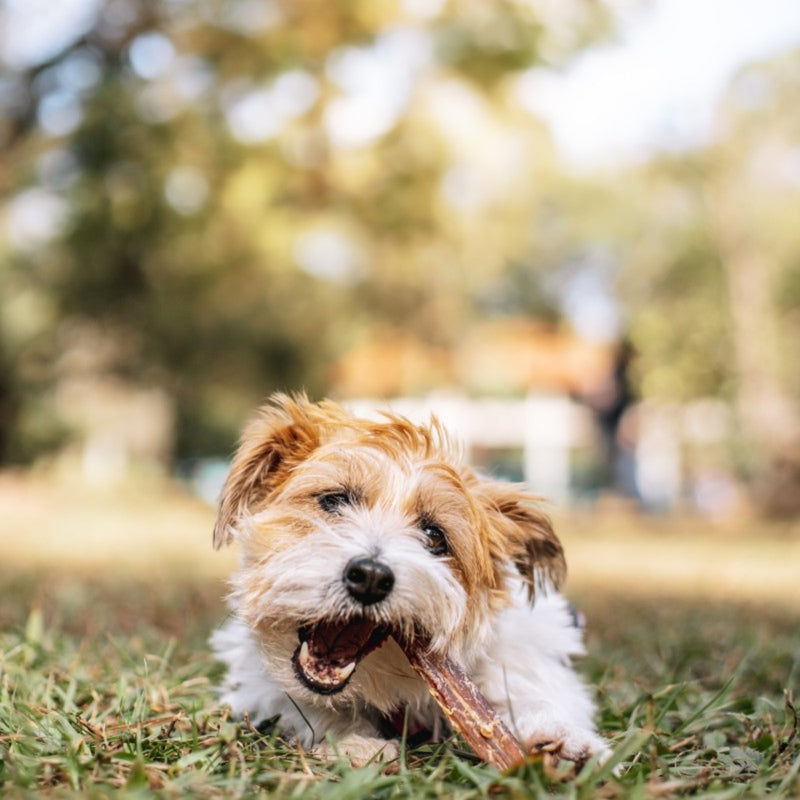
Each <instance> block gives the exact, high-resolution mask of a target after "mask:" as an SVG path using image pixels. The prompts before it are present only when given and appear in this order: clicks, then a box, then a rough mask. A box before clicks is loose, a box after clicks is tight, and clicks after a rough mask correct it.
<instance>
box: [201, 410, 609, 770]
mask: <svg viewBox="0 0 800 800" xmlns="http://www.w3.org/2000/svg"><path fill="white" fill-rule="evenodd" d="M214 537H215V544H216V546H221V545H222V544H224V543H227V542H230V541H232V540H236V541H237V543H238V544H239V546H240V548H241V554H242V557H241V565H240V569H239V570H238V571H237V572H236V573H235V574H234V576H233V578H232V581H231V584H232V593H231V603H232V608H233V611H234V616H233V617H232V618H231V620H230V621H229V622H228V623H227V624H226V625H225V626H223V627H222V628H221V629H220V630H219V631H217V632H216V634H215V635H214V637H213V640H212V644H213V647H214V649H215V651H216V652H217V654H218V656H219V657H220V659H221V660H223V661H225V662H226V663H227V664H228V667H229V670H228V675H227V679H226V683H225V686H224V694H223V698H222V699H223V700H224V701H225V702H227V703H229V704H230V706H231V707H232V709H233V711H234V712H235V713H237V714H239V715H243V714H244V713H248V714H249V716H250V718H251V720H253V721H254V722H256V723H258V722H259V721H261V720H265V719H269V718H272V717H277V716H279V718H280V719H279V722H278V725H279V728H280V730H281V731H282V733H283V734H284V735H285V736H289V737H294V738H296V739H297V740H298V741H299V742H301V743H302V744H303V746H305V747H307V748H315V750H316V752H318V753H320V754H326V753H329V752H330V748H331V747H335V748H336V749H337V750H338V751H339V752H341V753H343V754H346V755H348V756H349V757H350V758H351V760H352V761H353V762H354V763H362V762H364V761H366V760H368V759H369V758H371V757H373V756H374V755H376V754H377V753H379V752H381V751H383V755H384V757H391V756H392V755H393V754H394V753H395V752H396V750H397V747H396V738H397V735H398V734H397V733H395V734H394V735H393V734H392V733H391V730H392V724H391V721H392V720H397V718H398V714H399V715H400V716H399V718H400V720H402V719H403V715H407V716H406V723H407V725H408V729H409V730H414V729H424V730H427V731H430V732H431V733H432V734H433V735H434V736H435V735H436V734H437V733H439V732H441V731H442V729H443V725H442V722H443V720H442V717H441V712H440V711H439V709H438V707H437V706H436V704H435V703H434V702H433V700H432V699H431V697H430V695H429V693H428V691H427V688H426V686H425V684H424V683H423V681H422V680H421V679H420V678H419V677H418V676H417V675H416V673H415V672H414V671H413V670H412V668H411V666H410V665H409V663H408V661H407V659H406V657H405V655H404V653H403V650H402V649H401V647H400V646H399V645H398V643H397V642H398V641H401V642H408V641H411V640H419V641H422V642H424V643H425V646H426V647H427V648H429V649H430V651H431V652H433V653H436V654H441V655H446V656H447V657H449V659H450V660H451V661H453V662H455V663H457V664H459V665H460V666H461V667H462V668H463V669H464V670H465V671H466V672H467V674H468V675H469V676H470V677H471V678H472V680H473V681H474V682H475V684H476V685H477V686H478V688H479V690H480V691H481V692H482V693H483V694H484V696H485V697H486V699H487V700H488V701H489V702H490V703H491V705H492V706H493V707H494V708H495V709H496V710H497V711H498V712H499V714H500V715H501V716H502V717H503V718H504V720H505V722H506V723H507V724H508V725H509V727H510V728H511V730H512V731H514V732H515V733H516V734H517V735H518V736H519V737H520V739H521V740H522V741H523V742H524V744H525V746H526V747H527V748H528V749H529V750H530V751H547V752H551V753H553V754H555V755H556V756H563V757H565V758H569V759H573V760H576V761H584V760H585V759H586V758H588V757H589V756H591V755H593V754H600V755H604V754H605V753H606V752H607V748H606V745H605V743H604V742H603V740H602V739H601V738H600V737H599V736H598V735H597V733H596V731H595V729H594V725H593V722H592V715H593V712H594V707H593V704H592V701H591V699H590V697H589V695H588V693H587V691H586V689H585V687H584V686H583V684H582V683H581V682H580V680H579V678H578V677H577V676H576V674H575V673H574V672H573V670H572V667H571V665H570V657H571V656H573V655H577V654H579V653H581V652H582V650H583V646H582V641H581V638H582V637H581V631H580V630H579V628H578V627H576V625H575V623H574V619H573V615H572V612H571V610H570V608H569V606H568V604H567V603H566V601H565V600H564V598H563V597H562V596H561V595H560V594H558V593H557V592H556V591H555V589H556V587H557V585H558V583H559V582H560V580H561V578H562V577H563V573H564V560H563V552H562V549H561V545H560V543H559V542H558V539H557V538H556V536H555V534H554V533H553V531H552V529H551V527H550V524H549V522H548V520H547V519H546V517H544V516H543V515H542V514H541V513H539V512H538V511H537V510H536V509H535V507H533V506H532V505H531V503H530V498H529V497H528V496H526V495H524V494H522V493H520V492H519V491H518V490H517V489H516V488H514V487H512V486H510V485H508V484H504V483H499V482H494V481H490V480H486V479H482V478H479V477H478V476H476V475H475V473H474V472H472V470H470V469H469V468H468V467H467V466H465V465H464V464H463V463H462V460H461V458H460V456H459V454H458V452H457V451H456V449H455V448H454V447H453V445H452V444H451V443H450V441H449V440H448V438H447V436H446V434H445V433H444V432H443V431H442V429H441V428H440V427H439V426H438V424H437V423H435V422H433V423H432V424H431V425H430V426H428V427H420V426H416V425H413V424H412V423H410V422H408V421H407V420H405V419H403V418H400V417H394V416H387V418H386V421H385V422H370V421H367V420H359V419H355V418H353V417H352V416H350V415H349V414H347V412H345V411H344V410H343V409H341V408H340V407H339V406H336V405H335V404H333V403H327V402H326V403H320V404H312V403H309V402H308V401H307V400H305V399H304V398H298V399H296V400H291V399H289V398H286V397H278V398H276V399H275V400H274V402H273V404H272V405H270V406H267V407H265V408H264V409H262V412H261V416H260V417H259V418H258V419H257V420H256V421H255V422H254V423H253V424H252V425H251V426H250V427H249V428H248V429H247V430H246V432H245V435H244V436H243V439H242V443H241V445H240V448H239V451H238V452H237V455H236V458H235V460H234V464H233V467H232V470H231V473H230V475H229V477H228V481H227V483H226V485H225V489H224V492H223V498H222V503H221V507H220V514H219V518H218V521H217V527H216V529H215V533H214ZM534 591H535V592H536V596H535V602H532V601H533V600H534ZM400 729H402V727H401V728H400ZM395 730H397V728H395ZM398 733H399V731H398Z"/></svg>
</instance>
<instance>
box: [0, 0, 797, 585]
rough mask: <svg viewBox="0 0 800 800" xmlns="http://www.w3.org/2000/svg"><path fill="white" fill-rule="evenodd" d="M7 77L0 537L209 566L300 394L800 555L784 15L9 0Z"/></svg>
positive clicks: (593, 3) (792, 52)
mask: <svg viewBox="0 0 800 800" xmlns="http://www.w3.org/2000/svg"><path fill="white" fill-rule="evenodd" d="M0 67H1V68H2V72H1V73H0V143H1V145H0V461H1V462H2V467H3V469H2V472H1V473H0V509H1V510H2V516H3V522H0V525H2V526H3V527H4V528H7V531H4V533H3V539H4V540H5V543H6V545H8V544H10V542H11V537H10V536H9V534H10V533H16V534H17V535H16V536H15V537H13V538H14V539H15V542H14V544H15V546H16V547H17V549H19V548H22V549H23V550H24V549H25V547H27V548H28V550H29V551H30V553H29V554H34V553H36V554H39V556H42V554H45V555H46V556H47V557H48V558H53V557H55V556H56V555H57V554H61V555H64V556H65V557H66V554H69V553H73V554H75V552H76V548H78V550H80V557H85V556H86V554H87V552H88V549H84V548H83V546H82V545H76V541H77V540H76V539H75V538H74V537H75V536H77V535H78V534H79V533H81V534H83V535H84V536H87V535H88V536H90V538H91V537H94V538H93V539H91V541H92V544H91V546H90V548H89V549H91V551H92V552H99V551H102V550H103V547H107V548H108V549H109V552H113V551H114V550H115V548H117V547H118V546H119V542H120V541H123V540H124V541H129V540H130V539H132V538H133V539H135V538H137V537H138V536H140V535H142V531H143V530H147V531H150V532H151V533H152V532H153V531H156V534H153V535H157V536H159V537H161V539H163V540H166V539H169V540H170V541H171V542H173V543H175V542H177V544H175V547H176V548H179V549H180V548H186V547H187V546H188V545H187V542H189V541H192V542H194V544H192V552H194V548H195V547H196V548H199V549H202V548H204V547H205V545H206V543H207V540H206V538H205V537H206V534H208V532H209V527H208V519H209V516H210V515H212V514H213V511H211V510H210V505H208V504H207V501H212V502H213V500H214V499H215V497H216V493H217V492H218V489H219V486H220V483H221V480H222V478H223V477H224V474H225V470H226V468H227V459H228V457H229V456H230V454H231V451H232V449H233V447H234V444H235V441H236V438H237V436H238V432H239V430H240V429H241V426H242V424H243V422H244V421H245V419H246V418H247V417H248V415H249V414H250V413H251V412H252V410H253V409H254V407H255V406H257V405H258V404H259V403H260V402H262V401H263V400H264V398H265V397H266V396H267V395H268V394H269V393H270V392H272V391H275V390H282V391H294V390H305V391H307V392H308V393H309V394H310V395H311V396H312V397H314V398H319V397H322V396H331V397H334V398H336V399H338V400H340V401H342V402H344V403H346V404H349V405H351V406H352V407H353V408H355V409H356V410H358V411H359V412H361V413H365V414H371V413H374V409H376V408H379V407H382V406H383V407H385V406H386V405H389V406H390V407H393V408H394V409H395V410H398V411H401V412H403V413H407V414H408V415H409V416H412V417H415V418H422V417H424V416H426V415H427V414H429V413H430V412H431V411H433V412H435V413H437V414H439V415H440V416H441V417H442V419H443V420H444V421H445V423H447V424H448V425H449V426H450V427H452V428H454V429H455V430H456V431H457V432H459V434H460V435H461V436H462V437H463V438H464V439H465V441H466V442H467V444H468V447H469V450H470V455H471V457H472V459H473V461H474V462H475V463H477V464H478V465H480V466H481V467H482V468H484V469H486V470H489V471H491V472H493V473H495V474H498V475H503V476H506V477H510V478H515V479H524V480H527V481H528V482H529V484H530V485H531V487H532V489H533V490H534V491H537V492H541V493H543V494H545V495H546V496H548V497H549V498H550V499H551V501H552V502H553V504H554V507H555V508H556V509H557V510H558V511H559V513H565V514H574V515H577V516H573V517H572V519H573V520H575V519H578V520H582V521H579V522H578V523H575V522H573V525H574V526H577V527H578V528H580V526H581V525H583V526H585V527H587V528H591V529H592V530H596V529H597V527H598V525H599V524H600V523H598V519H599V518H600V515H602V514H604V513H605V514H611V515H612V517H614V518H616V516H615V515H618V514H619V513H623V512H624V513H625V514H628V515H631V514H636V515H642V517H643V518H645V517H646V519H648V520H650V522H648V523H644V522H643V523H641V524H642V525H643V526H644V525H645V524H647V525H651V526H652V525H653V524H662V523H663V525H664V527H663V528H661V529H659V530H660V533H659V534H658V535H659V536H661V535H662V534H663V535H666V534H665V532H666V531H670V530H671V531H673V532H674V530H675V528H676V527H677V526H676V525H675V523H673V522H671V521H669V520H671V519H675V515H679V516H680V517H681V518H682V519H683V518H691V519H692V520H693V521H692V522H691V524H690V526H689V528H690V529H691V530H697V528H696V527H695V528H692V527H691V526H692V525H695V526H696V525H698V524H699V522H698V520H699V521H704V520H705V521H708V523H707V524H712V523H713V524H729V525H736V524H738V525H739V526H740V527H741V526H742V525H744V526H745V527H746V528H747V534H748V535H749V536H750V539H751V540H753V541H754V542H756V544H757V541H756V540H757V539H758V537H759V536H763V535H766V534H763V531H765V530H766V528H765V527H763V526H766V525H772V526H773V527H772V528H769V530H771V531H774V530H778V531H779V534H778V535H779V536H780V537H782V538H781V539H780V542H779V544H776V550H775V553H776V554H777V555H776V559H775V561H776V563H777V564H778V566H777V567H773V568H770V570H772V569H780V568H781V567H783V568H785V569H787V570H788V569H791V568H792V566H791V565H792V559H793V558H794V559H795V560H794V562H793V563H794V564H795V565H796V564H797V563H798V561H797V559H796V558H795V556H796V555H797V552H796V551H797V548H798V540H799V539H800V536H799V535H798V533H800V527H799V525H800V523H799V522H798V515H799V514H800V369H798V364H799V363H800V104H798V102H797V98H798V96H800V11H798V8H797V4H796V1H795V0H758V1H757V2H756V0H728V2H726V3H725V4H724V13H723V11H722V7H721V6H720V4H717V3H712V2H710V1H709V0H651V1H650V2H647V1H646V0H639V1H637V0H491V1H490V2H487V0H342V1H341V2H330V0H160V1H159V2H156V1H155V0H62V2H59V3H52V2H50V1H49V0H4V2H2V3H0ZM176 486H178V487H180V490H179V489H176V488H175V487H176ZM196 497H197V498H201V499H200V500H197V501H196V504H195V500H193V499H192V498H196ZM181 504H183V505H181ZM176 508H181V509H183V511H182V512H178V511H175V509H176ZM173 514H178V516H177V517H174V516H173ZM181 514H183V516H181ZM581 515H582V516H581ZM587 515H588V516H587ZM653 518H657V519H658V520H661V522H653ZM663 520H667V521H666V522H663ZM590 521H591V522H590ZM636 525H638V523H636ZM636 525H634V527H636ZM774 526H778V527H777V528H776V527H774ZM178 529H181V530H184V529H185V530H187V531H188V533H187V534H186V537H185V538H180V537H177V534H176V533H175V532H176V531H177V530H178ZM54 531H57V532H60V534H63V536H61V537H60V538H59V537H57V536H56V535H55V533H54ZM587 535H588V534H587ZM103 537H105V538H103ZM176 537H177V538H176ZM59 542H61V544H59ZM102 542H105V544H102ZM25 543H27V545H26V544H25ZM587 546H588V545H587ZM626 547H627V545H626ZM59 548H60V549H59ZM760 548H761V550H763V549H764V545H763V542H762V544H761V546H760ZM792 548H794V550H793V549H792ZM757 549H758V548H757V547H756V546H753V547H752V549H748V550H746V551H742V552H743V553H745V554H744V555H742V554H741V553H740V555H741V559H740V560H742V561H744V562H746V563H748V564H749V565H750V567H751V568H752V567H753V563H754V562H753V561H752V557H753V556H752V553H753V552H754V551H755V550H757ZM181 552H185V549H184V550H181ZM581 552H590V551H581ZM712 552H713V551H712ZM61 555H58V557H61ZM31 557H33V555H31ZM42 557H44V556H42ZM578 557H579V558H580V553H579V556H578ZM597 557H598V554H597V553H593V551H592V554H591V555H589V556H586V559H585V561H586V564H587V565H588V564H589V563H590V562H593V561H596V559H597ZM658 558H659V557H658V556H657V557H655V560H658ZM787 558H788V562H787ZM648 559H650V557H649V556H648ZM705 559H706V556H698V561H699V562H702V563H701V564H700V566H705V565H707V561H706V560H705ZM650 560H652V559H650ZM765 569H766V568H765ZM770 570H767V572H766V573H765V576H761V577H759V578H758V581H760V582H764V581H766V582H767V583H769V582H770V577H769V576H770V574H772V575H774V574H775V573H774V571H772V572H771V571H770ZM640 574H641V573H640ZM787 575H788V573H787ZM697 580H698V581H699V580H701V578H700V577H698V578H697ZM787 585H791V581H790V582H789V584H787ZM794 588H795V591H797V586H796V584H795V586H794ZM784 589H785V587H784ZM784 589H782V590H781V591H784Z"/></svg>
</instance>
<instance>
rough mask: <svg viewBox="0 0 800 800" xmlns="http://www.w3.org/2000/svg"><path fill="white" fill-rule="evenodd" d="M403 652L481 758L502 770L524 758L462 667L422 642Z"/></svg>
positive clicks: (456, 728)
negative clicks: (435, 654)
mask: <svg viewBox="0 0 800 800" xmlns="http://www.w3.org/2000/svg"><path fill="white" fill-rule="evenodd" d="M403 649H404V651H405V654H406V657H407V658H408V660H409V662H410V663H411V666H412V667H414V669H415V670H416V671H417V672H418V673H419V674H420V675H421V676H422V677H423V679H424V680H425V683H427V684H428V691H430V693H431V695H432V696H433V699H434V700H436V702H437V703H438V704H439V707H440V708H441V709H442V711H443V712H444V713H445V715H446V716H447V719H448V720H449V722H450V724H451V725H452V727H453V729H454V730H456V731H457V732H458V733H460V734H461V735H462V736H463V737H464V738H465V739H466V740H467V743H468V744H469V746H470V747H471V748H472V749H473V750H474V751H475V754H476V755H477V756H478V757H479V758H481V759H482V760H483V761H485V762H486V763H487V764H491V765H492V766H493V767H496V768H497V769H499V770H504V769H508V768H509V767H511V766H513V765H514V764H517V763H519V762H520V761H522V760H523V759H524V758H525V753H524V751H523V750H522V747H521V746H520V743H519V742H518V741H517V738H516V737H515V736H514V735H513V734H512V733H511V731H510V730H509V729H508V726H507V725H506V724H505V723H504V722H503V720H502V719H500V717H499V716H498V714H497V712H496V711H495V710H494V709H493V708H492V707H491V706H490V705H489V703H488V701H487V700H486V698H485V697H484V696H483V695H482V694H481V693H480V692H479V691H478V689H477V688H476V686H475V684H474V683H473V682H472V681H471V680H470V679H469V678H468V677H467V676H466V675H465V674H464V671H463V670H462V669H461V667H458V666H456V665H455V664H453V663H452V661H450V660H448V659H447V658H436V657H434V656H431V655H429V654H428V653H427V652H426V648H425V647H424V646H420V644H419V642H415V643H414V644H413V645H406V646H404V648H403Z"/></svg>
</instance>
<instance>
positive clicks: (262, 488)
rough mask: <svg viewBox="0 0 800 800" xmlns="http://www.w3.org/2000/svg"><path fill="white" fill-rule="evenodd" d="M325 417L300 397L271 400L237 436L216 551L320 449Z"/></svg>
mask: <svg viewBox="0 0 800 800" xmlns="http://www.w3.org/2000/svg"><path fill="white" fill-rule="evenodd" d="M327 413H328V414H330V413H332V412H330V411H327ZM325 414H326V409H325V408H324V407H323V406H322V405H321V404H315V403H310V402H309V401H308V400H307V399H306V398H305V396H303V395H299V396H297V397H287V396H286V395H275V396H273V397H272V398H271V402H270V403H268V404H267V405H265V406H263V407H262V408H261V409H259V413H258V416H257V417H256V418H255V419H254V420H252V421H251V422H250V424H249V425H248V426H247V428H246V429H245V431H244V434H243V435H242V438H241V441H240V442H239V448H238V450H237V451H236V455H235V457H234V459H233V464H232V465H231V470H230V472H229V473H228V478H227V480H226V481H225V486H224V487H223V489H222V498H221V500H220V505H219V513H218V515H217V522H216V525H215V526H214V547H215V548H217V549H219V548H220V547H222V546H223V545H225V544H230V543H231V541H232V539H233V535H232V531H233V530H234V529H235V528H236V525H237V523H238V522H239V521H240V520H241V519H242V517H243V516H245V515H246V514H247V513H249V512H251V511H252V510H253V509H255V508H258V507H259V506H260V505H262V504H264V503H265V502H267V501H268V499H269V496H270V494H271V493H272V491H273V490H275V489H276V488H277V487H278V486H279V485H280V484H281V482H282V480H284V479H285V477H286V476H287V475H288V473H289V471H290V470H291V468H292V467H293V466H295V465H296V464H297V463H299V462H300V461H302V460H303V459H304V458H306V457H307V456H308V455H309V453H311V452H312V451H313V450H314V449H315V448H316V447H318V446H319V443H320V434H321V430H322V420H323V418H324V416H325Z"/></svg>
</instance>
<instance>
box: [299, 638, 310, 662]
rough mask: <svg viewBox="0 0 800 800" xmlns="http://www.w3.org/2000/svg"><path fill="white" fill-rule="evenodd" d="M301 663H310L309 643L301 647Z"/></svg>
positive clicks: (304, 643)
mask: <svg viewBox="0 0 800 800" xmlns="http://www.w3.org/2000/svg"><path fill="white" fill-rule="evenodd" d="M300 662H301V663H302V664H307V663H308V662H309V655H308V642H303V644H301V645H300Z"/></svg>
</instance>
